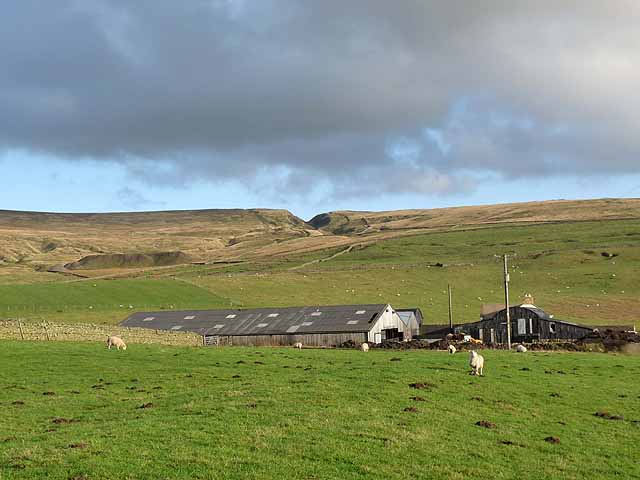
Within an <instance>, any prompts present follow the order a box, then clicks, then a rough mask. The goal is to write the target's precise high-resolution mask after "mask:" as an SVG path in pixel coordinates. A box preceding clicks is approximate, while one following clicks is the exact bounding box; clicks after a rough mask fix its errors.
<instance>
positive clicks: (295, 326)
mask: <svg viewBox="0 0 640 480" xmlns="http://www.w3.org/2000/svg"><path fill="white" fill-rule="evenodd" d="M298 328H300V325H292V326H291V327H289V328H287V333H293V332H295V331H297V330H298Z"/></svg>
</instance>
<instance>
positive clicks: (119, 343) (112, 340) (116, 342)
mask: <svg viewBox="0 0 640 480" xmlns="http://www.w3.org/2000/svg"><path fill="white" fill-rule="evenodd" d="M112 345H113V346H114V347H116V348H117V349H118V350H120V347H122V349H123V350H126V349H127V344H126V343H124V340H122V339H121V338H120V337H118V336H116V335H111V336H108V337H107V347H108V348H109V350H111V346H112Z"/></svg>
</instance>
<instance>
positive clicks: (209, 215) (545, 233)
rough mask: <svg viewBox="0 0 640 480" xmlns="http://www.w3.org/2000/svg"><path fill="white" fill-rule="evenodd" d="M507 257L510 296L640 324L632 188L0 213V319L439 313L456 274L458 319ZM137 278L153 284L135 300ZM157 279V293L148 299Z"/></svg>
mask: <svg viewBox="0 0 640 480" xmlns="http://www.w3.org/2000/svg"><path fill="white" fill-rule="evenodd" d="M503 253H507V254H509V255H511V256H512V263H511V265H512V269H513V273H512V292H513V298H514V300H515V299H517V298H518V297H519V296H521V295H523V294H524V293H527V292H529V293H533V294H534V296H535V298H536V302H537V303H538V304H539V305H540V306H542V307H543V308H545V309H547V310H548V311H550V312H551V313H553V314H555V315H556V317H557V318H560V319H565V320H572V321H576V322H582V323H591V324H608V323H619V324H620V323H624V324H630V323H638V324H640V305H638V302H637V299H638V298H640V280H639V279H638V276H637V271H638V270H639V269H640V200H638V199H628V200H621V199H601V200H587V201H550V202H532V203H521V204H508V205H490V206H478V207H459V208H448V209H433V210H405V211H396V212H349V211H344V212H330V213H326V214H322V215H319V216H316V217H314V218H313V219H312V220H310V221H309V222H304V221H303V220H301V219H299V218H297V217H295V216H294V215H292V214H291V213H290V212H287V211H284V210H201V211H188V212H175V211H174V212H149V213H132V214H126V213H117V214H46V213H31V212H8V211H0V318H1V316H3V315H4V316H9V317H12V316H16V315H20V316H21V317H23V318H34V319H38V320H42V319H51V320H60V321H76V320H77V321H93V322H116V321H118V320H122V318H123V316H122V315H123V313H122V311H121V310H122V307H121V305H124V304H130V303H131V304H134V305H135V306H136V308H137V306H138V305H140V306H145V308H146V307H148V308H160V307H163V306H166V305H180V306H181V307H183V308H187V307H189V306H193V307H196V306H197V307H198V308H206V307H210V308H215V307H219V306H230V305H237V306H245V307H260V306H278V305H281V306H296V305H303V304H340V303H372V302H373V303H376V302H382V301H384V302H389V303H391V304H393V305H394V306H417V307H420V308H421V309H422V310H423V312H424V313H425V318H426V320H427V322H429V323H441V322H444V321H446V317H447V300H446V288H447V284H448V283H451V284H452V285H453V286H454V292H455V295H454V311H455V318H456V320H457V321H460V322H464V321H473V320H475V319H476V318H477V315H478V312H479V310H480V306H481V305H482V304H483V303H498V302H500V301H502V298H501V297H502V289H501V288H502V287H501V283H502V272H501V264H500V261H499V259H498V258H496V255H500V254H503ZM64 265H66V268H65V267H64ZM51 267H56V268H53V270H57V271H58V272H62V273H66V274H67V275H60V273H50V272H48V271H47V270H51V269H52V268H51ZM69 275H73V276H69ZM79 276H82V277H88V278H78V277H79ZM167 280H179V282H173V283H170V284H169V285H171V284H173V285H176V286H177V285H180V289H179V292H180V293H179V294H178V290H175V294H174V293H172V291H173V290H172V289H171V288H170V287H169V288H166V286H167V284H166V283H163V282H166V281H167ZM94 282H98V283H96V284H97V285H98V287H93V288H87V285H86V284H87V283H89V284H90V285H92V284H93V283H94ZM136 282H147V283H145V285H146V286H145V288H146V290H141V292H142V293H141V294H140V295H137V296H135V297H132V296H131V295H129V294H128V293H127V292H128V291H129V286H131V285H135V283H136ZM148 282H151V283H148ZM154 282H159V283H158V289H157V291H158V292H160V291H161V292H162V293H161V294H159V295H158V294H156V293H153V295H151V294H149V295H146V294H145V293H144V292H147V291H148V292H155V291H156V289H155V288H154V285H155V283H154ZM60 283H63V284H64V287H60V288H59V287H56V286H54V285H57V284H60ZM48 284H51V286H48ZM203 292H205V293H203ZM94 293H95V294H94ZM98 293H99V297H98V296H97V295H98ZM207 295H209V296H207ZM94 297H95V298H94ZM147 297H148V298H147ZM79 299H82V301H79ZM98 305H100V307H98ZM90 306H91V307H93V308H91V309H89V307H90ZM3 312H4V313H3Z"/></svg>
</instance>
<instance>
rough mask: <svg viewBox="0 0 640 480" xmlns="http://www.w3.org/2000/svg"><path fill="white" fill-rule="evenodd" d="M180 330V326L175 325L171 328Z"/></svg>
mask: <svg viewBox="0 0 640 480" xmlns="http://www.w3.org/2000/svg"><path fill="white" fill-rule="evenodd" d="M181 328H182V325H175V326H173V327H171V330H180V329H181Z"/></svg>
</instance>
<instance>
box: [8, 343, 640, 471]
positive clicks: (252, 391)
mask: <svg viewBox="0 0 640 480" xmlns="http://www.w3.org/2000/svg"><path fill="white" fill-rule="evenodd" d="M485 356H486V371H485V373H486V376H485V377H483V378H477V377H471V376H469V375H468V374H467V368H466V362H467V356H466V355H465V354H457V355H454V356H449V355H447V354H446V353H444V352H432V351H409V352H394V351H376V350H374V351H371V352H369V353H368V354H363V353H361V352H358V351H355V350H302V351H297V350H294V349H276V348H271V349H258V348H239V347H236V348H220V349H213V348H212V349H205V348H184V347H183V348H178V347H160V346H148V345H145V346H143V345H133V346H131V347H130V348H129V349H128V350H127V351H126V352H117V351H108V350H106V349H105V347H104V346H103V345H99V344H89V343H66V342H50V343H37V342H34V343H31V342H23V343H20V342H11V341H4V342H2V348H1V349H0V365H2V369H0V405H2V409H3V417H2V418H3V422H2V430H1V431H0V478H2V479H5V478H6V479H14V478H15V479H22V478H24V479H31V478H45V477H46V478H51V479H68V478H74V479H107V478H109V479H112V478H130V479H137V478H154V479H156V478H172V479H173V478H177V479H181V478H184V479H187V478H189V479H191V478H247V479H260V478H265V479H266V478H291V479H309V478H318V479H320V478H322V479H329V478H332V479H345V478H354V479H355V478H371V479H375V478H379V479H389V478H398V479H405V478H425V479H466V478H476V479H496V478H500V479H510V478H514V479H522V478H531V479H544V478H549V479H555V478H567V479H583V478H594V479H595V478H598V479H599V478H625V479H626V478H639V477H640V465H639V464H638V462H637V458H638V457H637V455H638V450H637V449H638V444H639V442H640V423H638V420H640V413H639V412H640V386H639V385H638V383H637V382H635V381H630V379H632V378H637V377H638V375H639V374H640V357H637V356H636V357H632V356H623V355H612V354H608V355H605V354H586V353H581V354H570V353H529V354H525V355H519V354H515V353H510V352H501V351H486V352H485ZM415 382H418V383H423V384H426V387H427V388H424V389H414V388H411V387H410V386H409V384H411V383H415ZM45 392H51V394H48V395H45ZM412 397H422V398H423V399H424V401H416V400H413V399H412ZM144 404H152V405H149V406H148V408H140V407H141V406H142V405H144ZM409 407H414V409H415V411H413V412H412V411H405V409H406V408H409ZM598 411H606V412H609V413H610V414H611V415H618V416H622V417H624V419H623V420H608V419H603V418H598V417H596V416H594V413H596V412H598ZM482 420H484V421H487V422H491V423H493V424H495V428H484V427H481V426H477V425H476V422H478V421H482ZM547 437H556V438H557V439H559V443H550V442H548V441H545V438H547Z"/></svg>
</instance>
